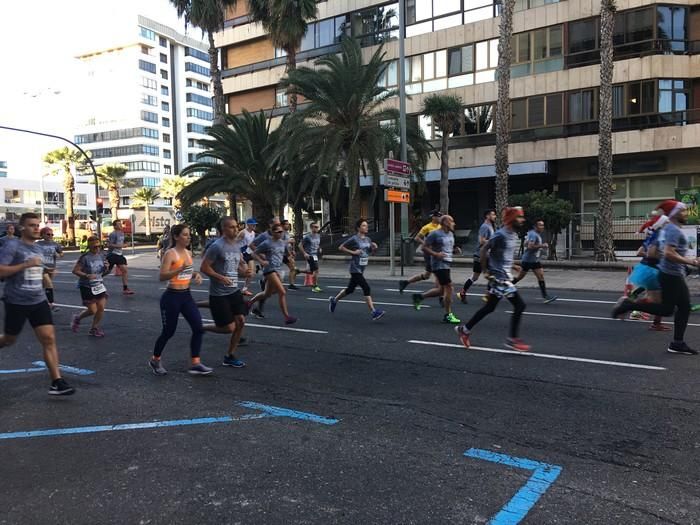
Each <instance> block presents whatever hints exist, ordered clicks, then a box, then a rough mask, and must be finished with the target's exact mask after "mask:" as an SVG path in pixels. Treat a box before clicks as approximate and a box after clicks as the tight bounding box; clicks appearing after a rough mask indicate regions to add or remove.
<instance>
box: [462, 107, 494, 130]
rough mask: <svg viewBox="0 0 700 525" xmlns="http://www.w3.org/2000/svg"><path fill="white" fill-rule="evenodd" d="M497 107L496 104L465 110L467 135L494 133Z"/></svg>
mask: <svg viewBox="0 0 700 525" xmlns="http://www.w3.org/2000/svg"><path fill="white" fill-rule="evenodd" d="M495 114H496V107H495V105H494V104H483V105H480V106H470V107H468V108H465V110H464V131H465V133H466V134H467V135H477V134H481V133H493V132H494V131H495V129H494V125H495V122H494V116H495Z"/></svg>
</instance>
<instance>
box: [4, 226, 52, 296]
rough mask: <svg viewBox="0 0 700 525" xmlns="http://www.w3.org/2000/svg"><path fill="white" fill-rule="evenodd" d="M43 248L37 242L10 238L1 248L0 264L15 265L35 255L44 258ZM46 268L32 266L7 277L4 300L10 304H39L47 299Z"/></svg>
mask: <svg viewBox="0 0 700 525" xmlns="http://www.w3.org/2000/svg"><path fill="white" fill-rule="evenodd" d="M42 255H43V254H42V252H41V248H39V247H38V246H37V245H36V243H31V244H27V243H26V242H24V241H21V240H19V239H10V240H8V241H7V242H5V244H3V246H2V248H1V249H0V264H1V265H3V266H14V265H16V264H20V263H23V262H25V261H28V260H29V259H31V258H33V257H39V258H40V259H41V258H42ZM43 275H44V268H43V267H42V266H41V265H40V266H32V267H30V268H25V269H24V270H21V271H19V272H17V273H16V274H14V275H10V276H9V277H5V295H4V297H3V298H4V300H5V301H7V302H8V303H10V304H25V305H28V304H39V303H41V302H42V301H45V300H46V294H45V293H44V283H43Z"/></svg>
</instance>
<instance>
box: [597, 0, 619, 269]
mask: <svg viewBox="0 0 700 525" xmlns="http://www.w3.org/2000/svg"><path fill="white" fill-rule="evenodd" d="M614 28H615V1H614V0H601V4H600V104H599V108H600V111H599V114H598V122H599V124H598V125H599V131H598V221H597V228H598V231H597V232H596V235H595V247H594V250H595V258H596V260H597V261H614V260H615V243H614V240H613V205H612V197H613V193H614V190H613V178H612V176H613V170H612V167H613V152H612V80H613V30H614Z"/></svg>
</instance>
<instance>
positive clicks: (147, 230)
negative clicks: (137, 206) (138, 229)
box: [143, 203, 151, 239]
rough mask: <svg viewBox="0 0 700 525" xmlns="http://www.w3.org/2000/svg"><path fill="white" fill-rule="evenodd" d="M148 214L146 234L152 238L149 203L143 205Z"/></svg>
mask: <svg viewBox="0 0 700 525" xmlns="http://www.w3.org/2000/svg"><path fill="white" fill-rule="evenodd" d="M143 208H144V212H145V214H146V236H147V237H148V238H149V239H150V238H151V207H150V206H149V204H148V203H146V205H145V206H144V207H143Z"/></svg>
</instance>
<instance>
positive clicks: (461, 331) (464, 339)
mask: <svg viewBox="0 0 700 525" xmlns="http://www.w3.org/2000/svg"><path fill="white" fill-rule="evenodd" d="M455 333H456V334H457V337H459V341H460V342H461V343H462V344H463V345H464V348H469V346H470V345H471V341H470V340H469V336H470V335H471V331H470V330H469V329H468V328H467V327H466V326H465V325H463V324H461V325H459V326H455Z"/></svg>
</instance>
